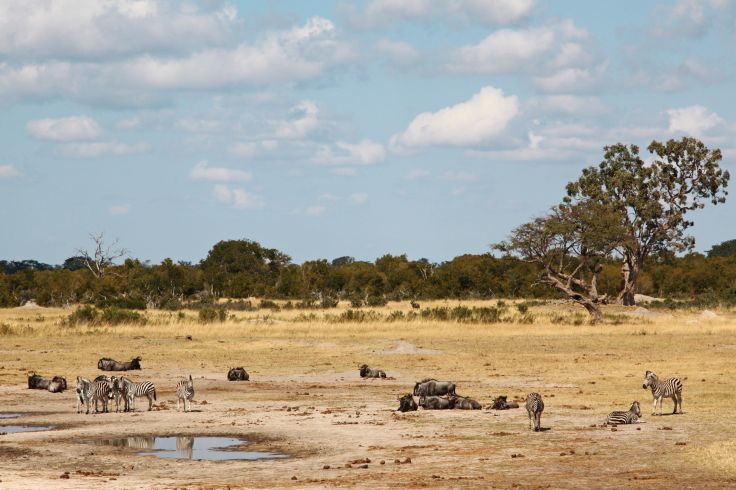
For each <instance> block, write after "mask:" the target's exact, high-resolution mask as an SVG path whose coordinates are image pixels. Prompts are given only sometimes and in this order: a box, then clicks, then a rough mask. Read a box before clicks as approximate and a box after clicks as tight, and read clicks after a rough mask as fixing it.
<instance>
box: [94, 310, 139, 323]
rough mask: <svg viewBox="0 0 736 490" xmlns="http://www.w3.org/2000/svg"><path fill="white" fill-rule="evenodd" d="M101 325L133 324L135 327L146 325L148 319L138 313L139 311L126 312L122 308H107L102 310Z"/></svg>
mask: <svg viewBox="0 0 736 490" xmlns="http://www.w3.org/2000/svg"><path fill="white" fill-rule="evenodd" d="M99 319H100V323H103V324H106V325H122V324H133V325H145V324H146V317H145V316H143V315H141V314H140V313H138V312H137V311H131V310H124V309H122V308H115V307H110V308H105V309H103V310H102V315H101V316H100V318H99Z"/></svg>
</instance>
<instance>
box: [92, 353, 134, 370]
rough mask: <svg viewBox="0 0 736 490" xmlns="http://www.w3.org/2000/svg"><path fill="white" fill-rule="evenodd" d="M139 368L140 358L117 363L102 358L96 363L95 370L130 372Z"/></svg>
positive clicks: (107, 358)
mask: <svg viewBox="0 0 736 490" xmlns="http://www.w3.org/2000/svg"><path fill="white" fill-rule="evenodd" d="M140 368H141V356H138V357H136V358H133V359H131V360H130V361H128V362H118V361H116V360H115V359H110V358H109V357H103V358H102V359H100V360H99V361H97V369H101V370H103V371H131V370H133V369H140Z"/></svg>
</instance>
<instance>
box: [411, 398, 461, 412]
mask: <svg viewBox="0 0 736 490" xmlns="http://www.w3.org/2000/svg"><path fill="white" fill-rule="evenodd" d="M419 406H420V407H422V408H423V409H425V410H447V409H451V408H453V407H454V406H455V399H454V398H451V399H449V400H448V399H447V398H440V397H439V396H424V395H422V396H420V397H419Z"/></svg>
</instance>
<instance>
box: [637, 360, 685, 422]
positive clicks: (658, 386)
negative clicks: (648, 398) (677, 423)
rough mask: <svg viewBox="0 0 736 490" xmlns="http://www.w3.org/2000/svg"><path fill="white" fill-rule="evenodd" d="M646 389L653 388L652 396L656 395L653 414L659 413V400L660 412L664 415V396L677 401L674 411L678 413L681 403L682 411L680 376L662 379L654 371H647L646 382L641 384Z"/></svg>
mask: <svg viewBox="0 0 736 490" xmlns="http://www.w3.org/2000/svg"><path fill="white" fill-rule="evenodd" d="M641 387H642V388H644V389H645V390H646V389H647V388H651V390H652V397H654V406H653V407H652V415H657V402H659V414H660V415H662V398H672V401H673V402H675V409H674V410H672V413H673V414H674V413H677V405H678V404H679V405H680V413H682V381H680V378H669V379H668V380H666V381H660V380H659V377H657V375H656V374H654V373H653V372H652V371H647V372H646V374H645V375H644V384H643V385H641Z"/></svg>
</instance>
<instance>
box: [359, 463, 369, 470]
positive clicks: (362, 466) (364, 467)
mask: <svg viewBox="0 0 736 490" xmlns="http://www.w3.org/2000/svg"><path fill="white" fill-rule="evenodd" d="M358 468H363V469H366V468H368V465H367V464H362V465H360V466H358Z"/></svg>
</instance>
